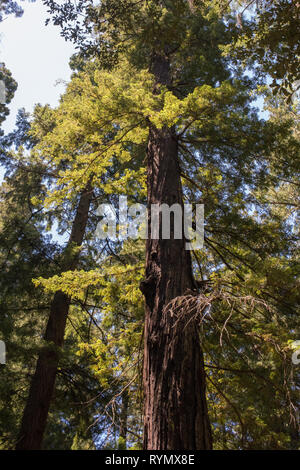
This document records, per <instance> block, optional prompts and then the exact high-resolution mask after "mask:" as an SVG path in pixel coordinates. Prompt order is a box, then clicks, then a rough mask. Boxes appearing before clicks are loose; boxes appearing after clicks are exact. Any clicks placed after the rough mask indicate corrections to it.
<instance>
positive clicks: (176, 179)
mask: <svg viewBox="0 0 300 470" xmlns="http://www.w3.org/2000/svg"><path fill="white" fill-rule="evenodd" d="M152 72H153V73H154V75H155V77H156V84H157V85H159V84H164V85H169V84H170V71H169V61H168V59H167V57H164V56H161V55H160V56H157V55H156V56H155V57H154V59H153V63H152ZM154 92H156V91H154ZM147 152H148V164H147V179H148V182H147V186H148V228H149V234H148V240H147V249H146V279H145V281H144V282H142V283H141V290H142V292H143V293H144V295H145V302H146V318H145V333H144V369H143V385H144V400H145V405H144V448H145V449H148V450H168V449H170V450H195V449H210V448H211V431H210V423H209V419H208V412H207V405H206V397H205V372H204V366H203V355H202V350H201V344H200V338H199V331H198V321H197V320H196V319H193V318H192V316H191V315H190V314H189V312H188V311H187V310H186V311H185V312H183V313H184V314H183V315H182V312H181V314H180V315H177V314H176V312H174V311H172V309H170V308H166V306H167V305H168V304H169V303H170V302H171V301H172V300H174V299H175V298H178V297H180V296H183V295H184V294H185V293H186V292H187V290H190V289H194V287H195V285H194V280H193V275H192V267H191V256H190V252H189V251H187V250H186V249H185V240H184V237H182V239H180V240H178V239H174V238H173V239H172V224H171V239H170V240H163V239H162V238H161V235H160V238H159V239H157V240H155V239H153V240H152V239H151V211H150V206H151V204H163V203H165V204H168V205H169V206H172V205H173V204H180V206H181V207H182V206H183V194H182V186H181V180H180V168H179V161H178V145H177V139H176V135H175V134H174V131H173V130H172V129H169V128H164V129H156V128H155V127H153V126H152V127H151V128H150V135H149V143H148V151H147ZM160 226H161V219H160Z"/></svg>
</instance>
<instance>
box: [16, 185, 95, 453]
mask: <svg viewBox="0 0 300 470" xmlns="http://www.w3.org/2000/svg"><path fill="white" fill-rule="evenodd" d="M91 200H92V188H91V186H90V184H89V183H88V184H87V186H86V188H85V189H84V191H83V192H82V194H81V196H80V199H79V203H78V207H77V211H76V215H75V218H74V222H73V225H72V232H71V235H70V239H69V243H68V246H67V248H66V252H68V250H69V248H70V247H72V246H74V245H77V246H80V245H81V244H82V241H83V237H84V233H85V229H86V225H87V221H88V213H89V208H90V204H91ZM78 258H79V257H78V254H72V253H71V254H68V255H67V257H66V261H65V262H64V266H63V267H64V270H65V271H67V270H73V269H75V268H76V266H77V263H78ZM69 306H70V298H69V297H68V296H67V295H66V294H65V293H64V292H61V291H57V292H56V293H55V294H54V297H53V300H52V302H51V306H50V314H49V319H48V323H47V327H46V332H45V335H44V340H45V341H46V343H47V344H46V345H45V346H44V348H43V349H42V350H41V352H40V354H39V357H38V361H37V365H36V370H35V374H34V376H33V378H32V382H31V386H30V390H29V395H28V399H27V403H26V406H25V409H24V413H23V418H22V423H21V428H20V433H19V438H18V441H17V444H16V450H40V449H41V448H42V442H43V436H44V432H45V428H46V424H47V417H48V412H49V407H50V403H51V399H52V396H53V392H54V385H55V378H56V374H57V369H58V364H59V348H61V347H63V343H64V334H65V328H66V321H67V317H68V313H69Z"/></svg>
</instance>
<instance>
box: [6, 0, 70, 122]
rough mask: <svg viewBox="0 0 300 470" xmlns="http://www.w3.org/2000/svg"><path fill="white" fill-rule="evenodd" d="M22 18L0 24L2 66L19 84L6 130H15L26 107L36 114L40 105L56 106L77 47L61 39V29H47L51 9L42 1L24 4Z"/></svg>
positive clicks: (49, 27) (56, 27) (10, 19)
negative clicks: (17, 120) (22, 110)
mask: <svg viewBox="0 0 300 470" xmlns="http://www.w3.org/2000/svg"><path fill="white" fill-rule="evenodd" d="M22 7H23V9H24V15H23V16H22V17H21V18H14V17H13V16H11V15H10V16H8V17H7V19H5V20H4V21H3V22H2V23H0V62H4V63H5V64H6V66H7V68H8V69H9V70H10V71H11V72H12V75H13V77H14V79H15V80H16V81H17V82H18V90H17V92H16V94H15V97H14V99H13V101H12V102H11V104H10V106H9V108H10V116H9V117H8V119H7V120H6V122H5V123H4V124H3V129H4V130H6V131H10V130H11V129H12V127H13V126H14V122H15V116H16V112H17V110H18V109H19V108H22V107H24V108H25V109H26V110H27V111H30V112H31V111H32V109H33V107H34V105H35V104H36V103H41V104H46V103H49V104H50V105H51V106H55V105H56V104H57V102H58V100H59V96H60V94H61V93H63V91H64V85H62V84H58V85H55V82H56V81H57V80H58V79H62V80H69V78H70V73H71V71H70V69H69V65H68V62H69V58H70V56H71V55H72V54H73V52H74V46H73V45H72V44H71V43H69V42H66V41H65V40H64V39H63V38H62V37H61V36H60V28H59V27H58V26H53V25H48V26H45V20H46V18H47V16H48V15H47V9H46V7H45V6H44V5H43V4H42V2H41V0H37V1H36V2H35V3H28V2H26V1H24V2H22Z"/></svg>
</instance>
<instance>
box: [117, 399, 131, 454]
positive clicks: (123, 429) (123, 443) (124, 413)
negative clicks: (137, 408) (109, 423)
mask: <svg viewBox="0 0 300 470" xmlns="http://www.w3.org/2000/svg"><path fill="white" fill-rule="evenodd" d="M128 404H129V394H128V390H124V392H123V393H122V408H121V415H120V433H119V436H120V439H119V449H118V450H126V449H127V421H128Z"/></svg>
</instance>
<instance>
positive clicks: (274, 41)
mask: <svg viewBox="0 0 300 470" xmlns="http://www.w3.org/2000/svg"><path fill="white" fill-rule="evenodd" d="M43 3H44V4H45V5H46V6H47V8H48V14H49V18H48V20H47V23H50V22H51V23H53V24H54V25H56V26H57V34H61V35H62V36H63V37H64V38H65V39H66V40H68V41H72V42H73V43H74V44H75V45H76V48H77V49H76V51H77V52H76V53H75V54H74V55H73V56H72V57H71V59H70V67H71V69H72V77H71V79H70V81H69V83H68V84H67V86H66V90H65V91H64V93H63V94H62V96H61V98H60V102H59V104H58V106H56V107H51V106H49V105H48V104H45V105H41V104H37V105H36V106H35V109H34V111H33V113H31V114H29V113H27V112H26V110H24V109H20V110H19V113H18V116H17V120H16V125H15V129H14V130H13V131H12V132H10V133H4V131H1V130H0V163H1V165H2V166H3V167H4V168H5V178H4V181H3V183H2V184H1V187H0V264H1V276H0V311H1V315H0V340H2V341H3V342H4V343H5V347H6V358H7V359H6V363H5V364H4V363H3V364H0V373H1V381H0V429H1V433H0V449H15V448H16V449H22V450H23V449H29V450H37V449H45V450H54V449H62V450H67V449H72V450H95V449H97V450H103V449H110V450H111V449H119V450H124V449H127V450H129V449H135V450H140V449H145V450H149V449H150V450H204V449H206V450H207V449H214V450H227V449H230V450H241V449H242V450H253V449H265V450H266V449H268V450H283V449H285V450H292V449H294V450H299V446H300V440H299V437H300V427H299V426H300V422H299V405H300V403H299V388H300V373H299V372H300V365H299V360H298V356H297V354H298V353H297V341H298V345H299V344H300V343H299V340H300V337H299V334H300V320H299V318H300V316H299V302H300V297H299V292H300V289H299V287H300V284H299V236H298V230H299V170H300V159H299V151H300V140H299V137H300V127H299V126H300V122H299V83H300V82H299V80H300V76H299V70H300V67H299V39H298V38H299V34H298V35H297V32H298V33H299V32H300V27H299V26H300V11H299V3H298V2H296V1H287V0H278V1H269V0H265V1H255V2H254V1H228V0H226V1H225V0H224V1H222V0H214V1H205V0H203V1H202V0H172V1H171V0H170V1H168V0H164V1H158V0H121V1H120V0H103V1H99V2H91V1H87V0H78V1H76V2H75V1H74V2H73V1H71V0H68V1H65V0H63V1H60V2H56V1H54V0H43ZM2 11H3V12H4V13H6V14H9V13H12V12H13V13H15V14H17V15H19V13H20V9H19V7H18V6H17V4H15V3H14V2H4V3H3V6H2V3H1V7H0V21H1V20H2ZM20 21H21V19H20ZM0 80H2V81H3V82H4V83H5V87H6V91H7V93H6V103H2V104H0V124H2V122H3V121H4V120H5V118H6V116H7V115H8V112H9V103H10V101H11V99H12V98H13V94H14V92H15V90H16V87H17V84H16V82H15V80H14V79H13V77H12V76H11V73H10V72H9V70H7V69H6V67H5V65H4V64H3V65H2V66H1V68H0ZM124 196H126V198H127V199H126V201H127V204H128V207H135V212H130V214H131V216H130V217H131V218H130V217H129V219H127V222H124V219H123V216H124V214H123V213H122V212H121V211H120V200H122V197H124ZM108 204H109V205H110V207H111V208H112V213H113V214H115V215H114V217H115V221H116V228H115V232H110V229H109V226H108V227H107V228H106V229H105V230H106V231H107V236H106V237H102V238H100V237H99V233H100V232H99V224H100V223H101V220H102V222H103V214H102V213H100V212H99V208H100V207H102V206H103V205H106V206H107V205H108ZM155 204H157V205H158V206H159V207H161V206H162V205H165V206H168V207H174V205H177V207H179V208H180V209H183V207H184V206H185V205H187V204H190V205H193V206H194V207H196V206H198V207H200V206H201V207H203V209H204V230H203V232H204V234H203V246H201V247H197V246H196V247H195V246H194V247H193V249H191V250H187V249H186V241H187V239H188V237H187V235H186V234H185V236H182V237H181V238H179V237H177V236H176V227H175V225H176V223H175V221H176V218H175V215H174V216H173V217H171V218H170V221H171V222H170V236H169V237H168V238H165V237H164V236H163V235H162V227H163V220H162V219H163V216H161V217H159V218H158V219H155V220H156V222H157V221H158V222H157V225H158V226H157V227H156V226H155V223H154V222H153V221H154V216H153V212H151V206H152V205H155ZM142 205H143V207H147V209H148V212H147V218H146V222H147V223H148V237H147V239H146V240H145V239H143V237H141V236H140V234H137V235H136V236H134V237H133V236H132V237H131V236H128V233H129V232H128V230H131V229H130V227H128V226H126V223H129V226H130V224H131V223H132V222H133V221H132V218H134V215H132V214H135V216H137V215H138V213H139V211H140V210H141V206H142ZM101 217H102V219H101ZM107 220H108V219H107ZM184 223H185V222H184V220H183V218H182V219H180V221H179V225H180V228H181V229H182V227H183V225H184ZM108 225H109V224H108ZM193 228H194V229H195V214H194V218H193ZM154 232H155V233H156V234H158V235H157V236H154ZM130 233H133V232H130ZM130 233H129V234H130ZM298 349H299V347H298ZM2 362H4V361H2Z"/></svg>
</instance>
